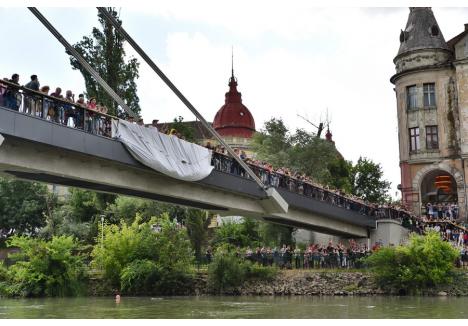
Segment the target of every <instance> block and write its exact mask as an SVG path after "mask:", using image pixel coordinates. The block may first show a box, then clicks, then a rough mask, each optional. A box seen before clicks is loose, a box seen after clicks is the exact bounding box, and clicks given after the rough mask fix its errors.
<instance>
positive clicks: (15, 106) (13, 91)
mask: <svg viewBox="0 0 468 326" xmlns="http://www.w3.org/2000/svg"><path fill="white" fill-rule="evenodd" d="M8 81H9V82H10V83H12V84H15V85H18V86H19V75H18V74H13V75H12V76H11V79H10V80H8ZM18 95H19V93H18V88H15V87H12V86H8V88H7V90H6V92H5V94H3V98H4V100H5V105H6V107H7V108H9V109H12V110H15V111H18V110H19V107H20V105H21V97H19V98H18ZM18 100H19V101H18Z"/></svg>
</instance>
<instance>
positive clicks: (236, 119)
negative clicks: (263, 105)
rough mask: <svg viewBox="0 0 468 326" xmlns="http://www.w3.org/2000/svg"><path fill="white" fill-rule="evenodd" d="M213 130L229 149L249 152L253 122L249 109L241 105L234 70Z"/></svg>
mask: <svg viewBox="0 0 468 326" xmlns="http://www.w3.org/2000/svg"><path fill="white" fill-rule="evenodd" d="M213 128H214V129H215V130H216V131H217V132H218V133H219V135H220V136H221V137H223V139H224V141H225V142H226V143H227V144H228V145H230V146H231V147H235V148H239V149H243V150H249V144H250V139H251V138H252V136H253V134H254V133H255V120H254V118H253V116H252V114H251V113H250V111H249V109H247V107H246V106H245V105H244V104H242V94H241V93H239V91H238V90H237V79H236V78H235V77H234V69H233V70H232V74H231V78H230V79H229V91H228V92H227V93H226V94H225V100H224V105H223V106H222V107H221V108H220V109H219V110H218V112H217V113H216V115H215V118H214V120H213Z"/></svg>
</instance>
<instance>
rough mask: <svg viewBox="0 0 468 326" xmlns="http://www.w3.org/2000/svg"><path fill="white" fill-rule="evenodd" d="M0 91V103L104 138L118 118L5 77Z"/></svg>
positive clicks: (1, 82)
mask: <svg viewBox="0 0 468 326" xmlns="http://www.w3.org/2000/svg"><path fill="white" fill-rule="evenodd" d="M0 93H1V95H0V106H3V107H6V108H8V109H11V110H14V111H18V112H22V113H24V114H28V115H31V116H34V117H37V118H41V119H44V120H48V121H51V122H55V123H58V124H61V125H64V126H68V127H72V128H77V129H81V130H83V131H85V132H88V133H92V134H96V135H100V136H104V137H111V134H112V130H111V128H112V120H113V119H117V118H116V117H113V116H111V115H108V114H106V113H103V112H100V111H98V110H93V109H90V108H88V107H87V105H86V103H82V104H80V103H73V102H69V101H67V100H66V99H63V98H57V97H53V96H50V95H47V94H45V93H42V92H38V91H34V90H31V89H28V88H26V87H23V86H20V85H16V84H14V83H11V82H8V81H4V80H2V81H0Z"/></svg>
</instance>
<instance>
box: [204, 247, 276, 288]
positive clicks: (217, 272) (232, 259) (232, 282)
mask: <svg viewBox="0 0 468 326" xmlns="http://www.w3.org/2000/svg"><path fill="white" fill-rule="evenodd" d="M277 272H278V270H277V268H275V267H269V266H261V265H259V264H255V263H252V262H250V261H244V260H242V259H240V258H238V257H236V255H235V254H234V253H233V252H232V251H231V250H229V245H224V246H221V247H219V248H218V250H217V251H216V253H215V256H214V260H213V262H212V263H211V264H210V266H209V267H208V286H209V287H210V288H211V289H212V290H214V291H217V292H222V291H224V290H228V289H230V288H233V287H236V286H239V285H241V284H242V283H244V282H245V281H247V280H250V279H262V280H266V281H268V280H271V279H273V278H274V277H275V276H276V274H277Z"/></svg>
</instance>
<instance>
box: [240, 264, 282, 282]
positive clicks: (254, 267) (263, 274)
mask: <svg viewBox="0 0 468 326" xmlns="http://www.w3.org/2000/svg"><path fill="white" fill-rule="evenodd" d="M243 268H244V270H245V279H246V280H249V279H260V280H266V281H270V280H272V279H274V278H275V276H276V275H277V274H278V268H277V267H270V266H262V265H259V264H255V263H252V262H250V261H245V262H244V263H243Z"/></svg>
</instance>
